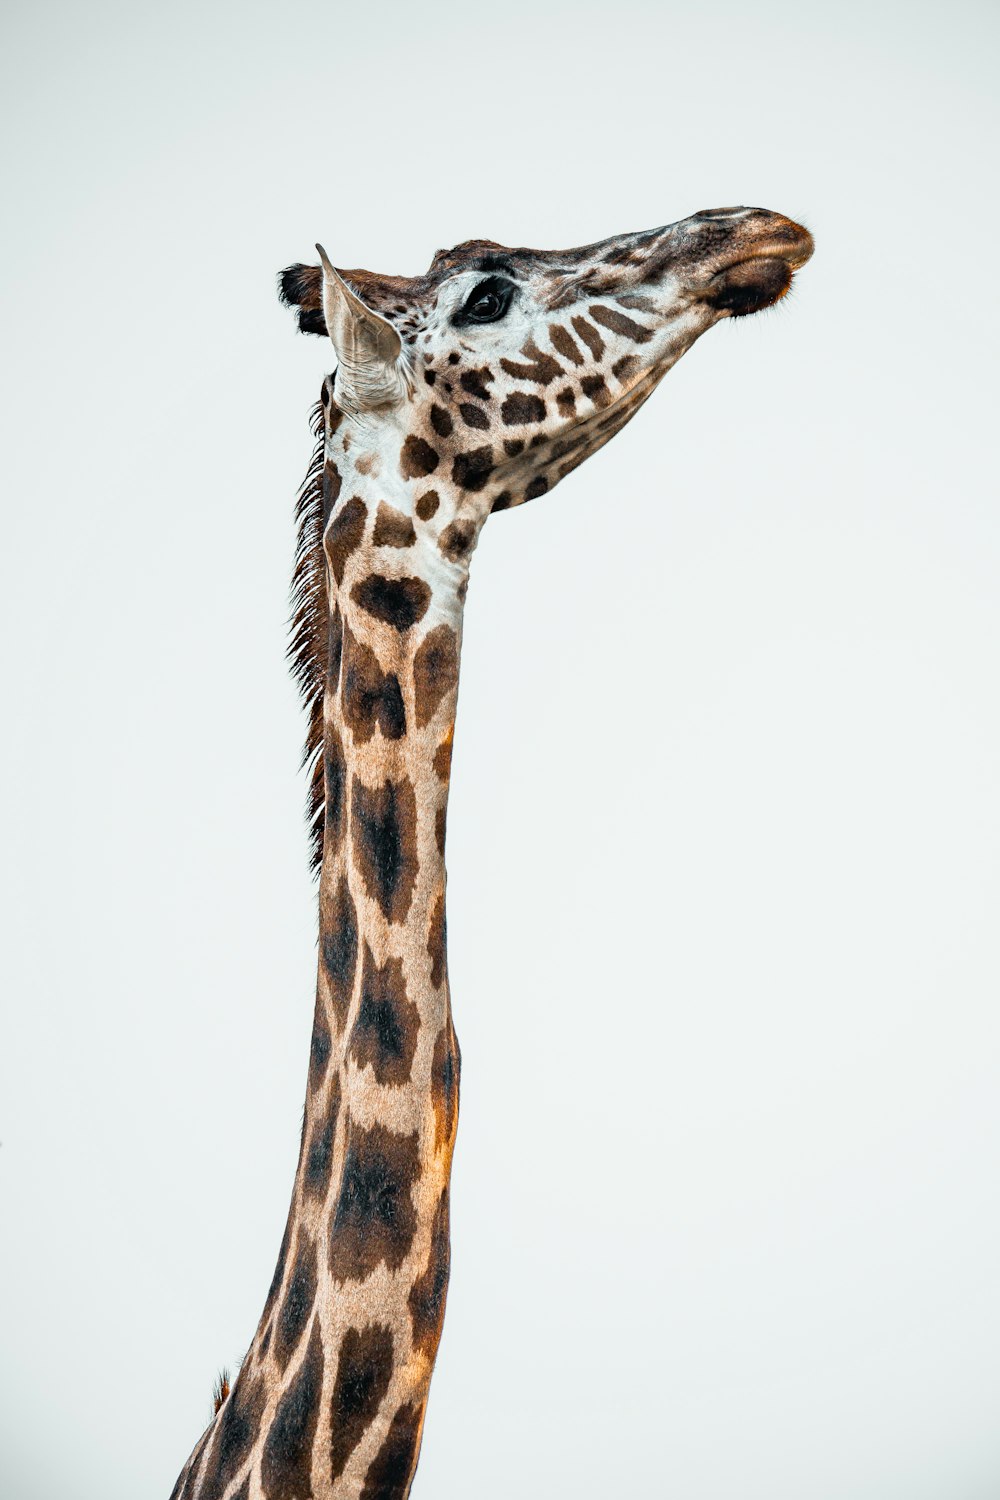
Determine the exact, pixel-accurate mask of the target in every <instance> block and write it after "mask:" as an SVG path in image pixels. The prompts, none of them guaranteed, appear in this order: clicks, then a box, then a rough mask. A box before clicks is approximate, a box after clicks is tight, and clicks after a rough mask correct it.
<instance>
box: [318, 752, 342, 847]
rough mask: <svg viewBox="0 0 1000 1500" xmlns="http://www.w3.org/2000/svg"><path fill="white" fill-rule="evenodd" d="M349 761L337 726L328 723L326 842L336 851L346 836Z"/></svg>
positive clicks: (325, 800)
mask: <svg viewBox="0 0 1000 1500" xmlns="http://www.w3.org/2000/svg"><path fill="white" fill-rule="evenodd" d="M346 782H347V761H346V760H345V758H344V747H343V745H342V744H341V742H340V735H339V734H338V733H337V729H336V726H335V725H334V724H332V723H327V725H326V733H325V744H324V748H323V823H324V830H325V831H324V842H325V843H326V844H327V847H329V848H331V849H336V848H337V847H338V845H339V844H340V841H341V839H342V838H343V836H344V823H345V811H346V809H345V806H344V801H345V794H346V789H347V788H346Z"/></svg>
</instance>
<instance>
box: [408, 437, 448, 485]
mask: <svg viewBox="0 0 1000 1500" xmlns="http://www.w3.org/2000/svg"><path fill="white" fill-rule="evenodd" d="M437 466H438V455H437V450H436V449H435V448H432V447H431V445H430V443H428V442H425V441H424V439H423V438H420V437H413V436H412V435H411V436H410V437H408V438H407V439H406V442H405V443H404V444H403V447H402V451H401V452H400V455H399V467H400V471H401V473H402V475H403V478H404V479H420V478H421V477H422V476H423V475H424V474H433V473H434V470H435V469H436V468H437Z"/></svg>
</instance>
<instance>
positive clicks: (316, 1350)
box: [260, 1317, 323, 1500]
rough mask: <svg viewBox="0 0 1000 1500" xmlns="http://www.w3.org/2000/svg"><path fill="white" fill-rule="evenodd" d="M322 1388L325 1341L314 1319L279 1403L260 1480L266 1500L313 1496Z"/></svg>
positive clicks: (300, 1498)
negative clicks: (303, 1352)
mask: <svg viewBox="0 0 1000 1500" xmlns="http://www.w3.org/2000/svg"><path fill="white" fill-rule="evenodd" d="M322 1388H323V1340H322V1335H321V1333H320V1326H319V1318H318V1317H316V1318H314V1319H313V1325H312V1333H311V1334H310V1335H309V1347H308V1349H307V1350H306V1357H305V1359H304V1360H303V1361H302V1364H301V1365H300V1367H299V1369H298V1370H297V1371H296V1372H295V1376H294V1378H293V1379H292V1383H291V1385H290V1386H289V1387H288V1390H287V1391H286V1392H285V1394H284V1395H283V1396H282V1398H281V1400H280V1401H279V1402H278V1406H277V1409H276V1411H275V1413H274V1418H273V1420H272V1422H271V1426H270V1429H269V1431H268V1434H267V1439H266V1441H265V1443H264V1453H263V1456H262V1459H261V1470H260V1477H261V1482H262V1484H263V1487H264V1493H265V1495H266V1496H267V1500H303V1496H309V1495H311V1494H312V1445H313V1440H314V1438H315V1436H316V1424H317V1422H318V1420H319V1400H320V1395H321V1393H322Z"/></svg>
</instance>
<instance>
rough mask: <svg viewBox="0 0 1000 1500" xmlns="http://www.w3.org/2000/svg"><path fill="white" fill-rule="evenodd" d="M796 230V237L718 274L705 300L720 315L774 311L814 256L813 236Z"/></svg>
mask: <svg viewBox="0 0 1000 1500" xmlns="http://www.w3.org/2000/svg"><path fill="white" fill-rule="evenodd" d="M789 227H790V228H791V227H794V229H795V231H796V235H795V237H794V238H792V237H791V236H790V235H789V236H787V237H785V236H783V237H782V238H781V239H780V240H772V241H771V242H770V243H764V244H762V245H758V246H755V247H754V249H753V251H752V252H751V253H750V254H749V255H746V254H744V255H742V256H740V258H739V259H738V260H734V261H731V262H730V264H729V265H727V266H723V268H722V269H721V270H720V271H717V272H716V273H715V275H714V276H713V277H712V279H711V281H710V282H709V284H708V287H707V289H706V292H705V300H706V301H707V302H708V304H709V306H710V307H714V308H715V309H716V310H717V311H719V312H728V313H729V314H730V315H731V316H732V317H736V318H739V317H746V316H747V315H748V314H750V313H755V312H761V311H762V310H763V309H764V308H765V307H773V306H774V304H775V303H776V302H780V301H781V298H782V297H784V296H785V294H786V293H787V292H788V289H789V287H790V286H791V284H792V277H793V275H794V273H795V272H796V271H797V270H798V269H799V267H800V266H804V265H805V263H806V261H807V260H808V259H809V257H810V256H811V255H812V252H813V241H812V235H811V234H810V233H809V232H808V230H806V229H800V228H799V226H798V225H794V226H791V225H790V226H789Z"/></svg>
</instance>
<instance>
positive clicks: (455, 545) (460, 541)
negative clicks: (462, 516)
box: [438, 521, 476, 562]
mask: <svg viewBox="0 0 1000 1500" xmlns="http://www.w3.org/2000/svg"><path fill="white" fill-rule="evenodd" d="M475 544H476V528H475V525H474V524H473V522H472V521H452V523H451V525H450V526H446V527H445V529H444V530H443V531H442V533H441V535H440V537H439V538H438V547H439V549H440V551H441V553H442V555H443V556H444V557H446V558H447V559H448V561H449V562H461V560H462V558H463V557H468V555H469V553H470V552H471V551H472V549H473V547H474V546H475Z"/></svg>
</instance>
